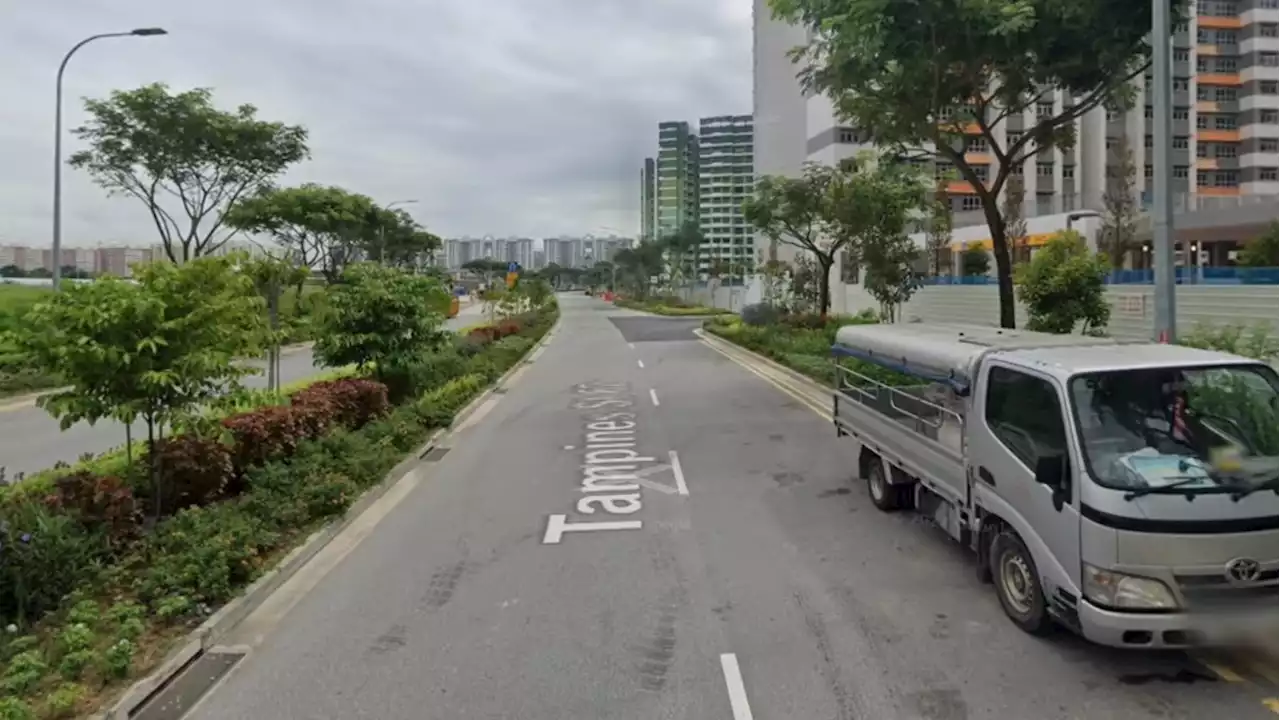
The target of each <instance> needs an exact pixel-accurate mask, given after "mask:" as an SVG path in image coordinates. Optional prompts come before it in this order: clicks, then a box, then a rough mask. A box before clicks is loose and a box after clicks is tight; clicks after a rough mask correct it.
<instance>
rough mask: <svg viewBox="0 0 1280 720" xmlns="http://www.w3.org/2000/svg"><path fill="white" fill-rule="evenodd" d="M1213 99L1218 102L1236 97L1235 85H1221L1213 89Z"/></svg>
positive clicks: (1228, 100)
mask: <svg viewBox="0 0 1280 720" xmlns="http://www.w3.org/2000/svg"><path fill="white" fill-rule="evenodd" d="M1213 99H1214V100H1217V101H1218V102H1230V101H1232V100H1235V99H1236V89H1235V88H1233V87H1219V88H1214V90H1213Z"/></svg>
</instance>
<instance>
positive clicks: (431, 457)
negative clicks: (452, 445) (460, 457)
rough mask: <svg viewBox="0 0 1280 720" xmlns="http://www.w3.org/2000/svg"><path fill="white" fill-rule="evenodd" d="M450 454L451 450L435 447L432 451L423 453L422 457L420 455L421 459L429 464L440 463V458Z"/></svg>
mask: <svg viewBox="0 0 1280 720" xmlns="http://www.w3.org/2000/svg"><path fill="white" fill-rule="evenodd" d="M448 452H449V448H446V447H433V448H431V449H430V450H428V451H426V452H424V453H422V455H420V456H419V457H421V459H423V460H425V461H427V462H440V458H442V457H444V456H445V455H446V454H448Z"/></svg>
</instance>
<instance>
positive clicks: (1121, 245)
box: [1102, 135, 1139, 269]
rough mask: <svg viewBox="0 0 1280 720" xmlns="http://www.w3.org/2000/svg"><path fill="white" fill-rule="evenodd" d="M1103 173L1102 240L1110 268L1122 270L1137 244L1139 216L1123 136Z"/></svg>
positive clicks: (1133, 168)
mask: <svg viewBox="0 0 1280 720" xmlns="http://www.w3.org/2000/svg"><path fill="white" fill-rule="evenodd" d="M1106 172H1107V184H1106V188H1105V189H1104V190H1103V193H1102V240H1103V242H1104V243H1105V245H1104V247H1106V248H1107V249H1108V255H1109V256H1110V258H1111V264H1112V266H1113V267H1115V268H1116V269H1123V268H1124V265H1125V255H1127V254H1128V253H1129V252H1131V251H1132V250H1133V249H1134V248H1135V247H1137V244H1138V213H1139V209H1138V202H1137V198H1136V197H1135V189H1134V183H1135V181H1136V180H1135V179H1136V177H1137V175H1136V174H1137V166H1136V165H1134V162H1133V151H1132V150H1131V149H1130V148H1129V140H1128V138H1127V137H1126V136H1125V135H1121V136H1120V137H1119V138H1118V142H1117V143H1116V145H1115V147H1113V148H1112V150H1111V161H1110V162H1108V163H1107V170H1106Z"/></svg>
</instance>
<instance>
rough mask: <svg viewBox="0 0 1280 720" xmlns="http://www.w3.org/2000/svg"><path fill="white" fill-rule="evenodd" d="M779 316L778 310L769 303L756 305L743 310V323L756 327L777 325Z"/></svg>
mask: <svg viewBox="0 0 1280 720" xmlns="http://www.w3.org/2000/svg"><path fill="white" fill-rule="evenodd" d="M778 316H779V313H778V308H776V307H774V306H772V305H769V304H768V303H755V304H754V305H748V306H746V307H744V308H742V322H744V323H746V324H748V325H751V326H754V327H760V326H763V325H775V324H777V322H778Z"/></svg>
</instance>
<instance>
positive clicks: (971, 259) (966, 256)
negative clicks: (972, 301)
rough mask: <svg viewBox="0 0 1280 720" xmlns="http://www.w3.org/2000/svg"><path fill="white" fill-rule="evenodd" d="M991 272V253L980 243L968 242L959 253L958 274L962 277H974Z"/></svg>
mask: <svg viewBox="0 0 1280 720" xmlns="http://www.w3.org/2000/svg"><path fill="white" fill-rule="evenodd" d="M989 272H991V255H990V254H989V253H988V252H987V250H986V248H984V247H982V243H969V244H968V245H966V246H965V248H964V252H962V253H960V274H961V275H962V276H964V277H976V276H981V275H986V274H988V273H989Z"/></svg>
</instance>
